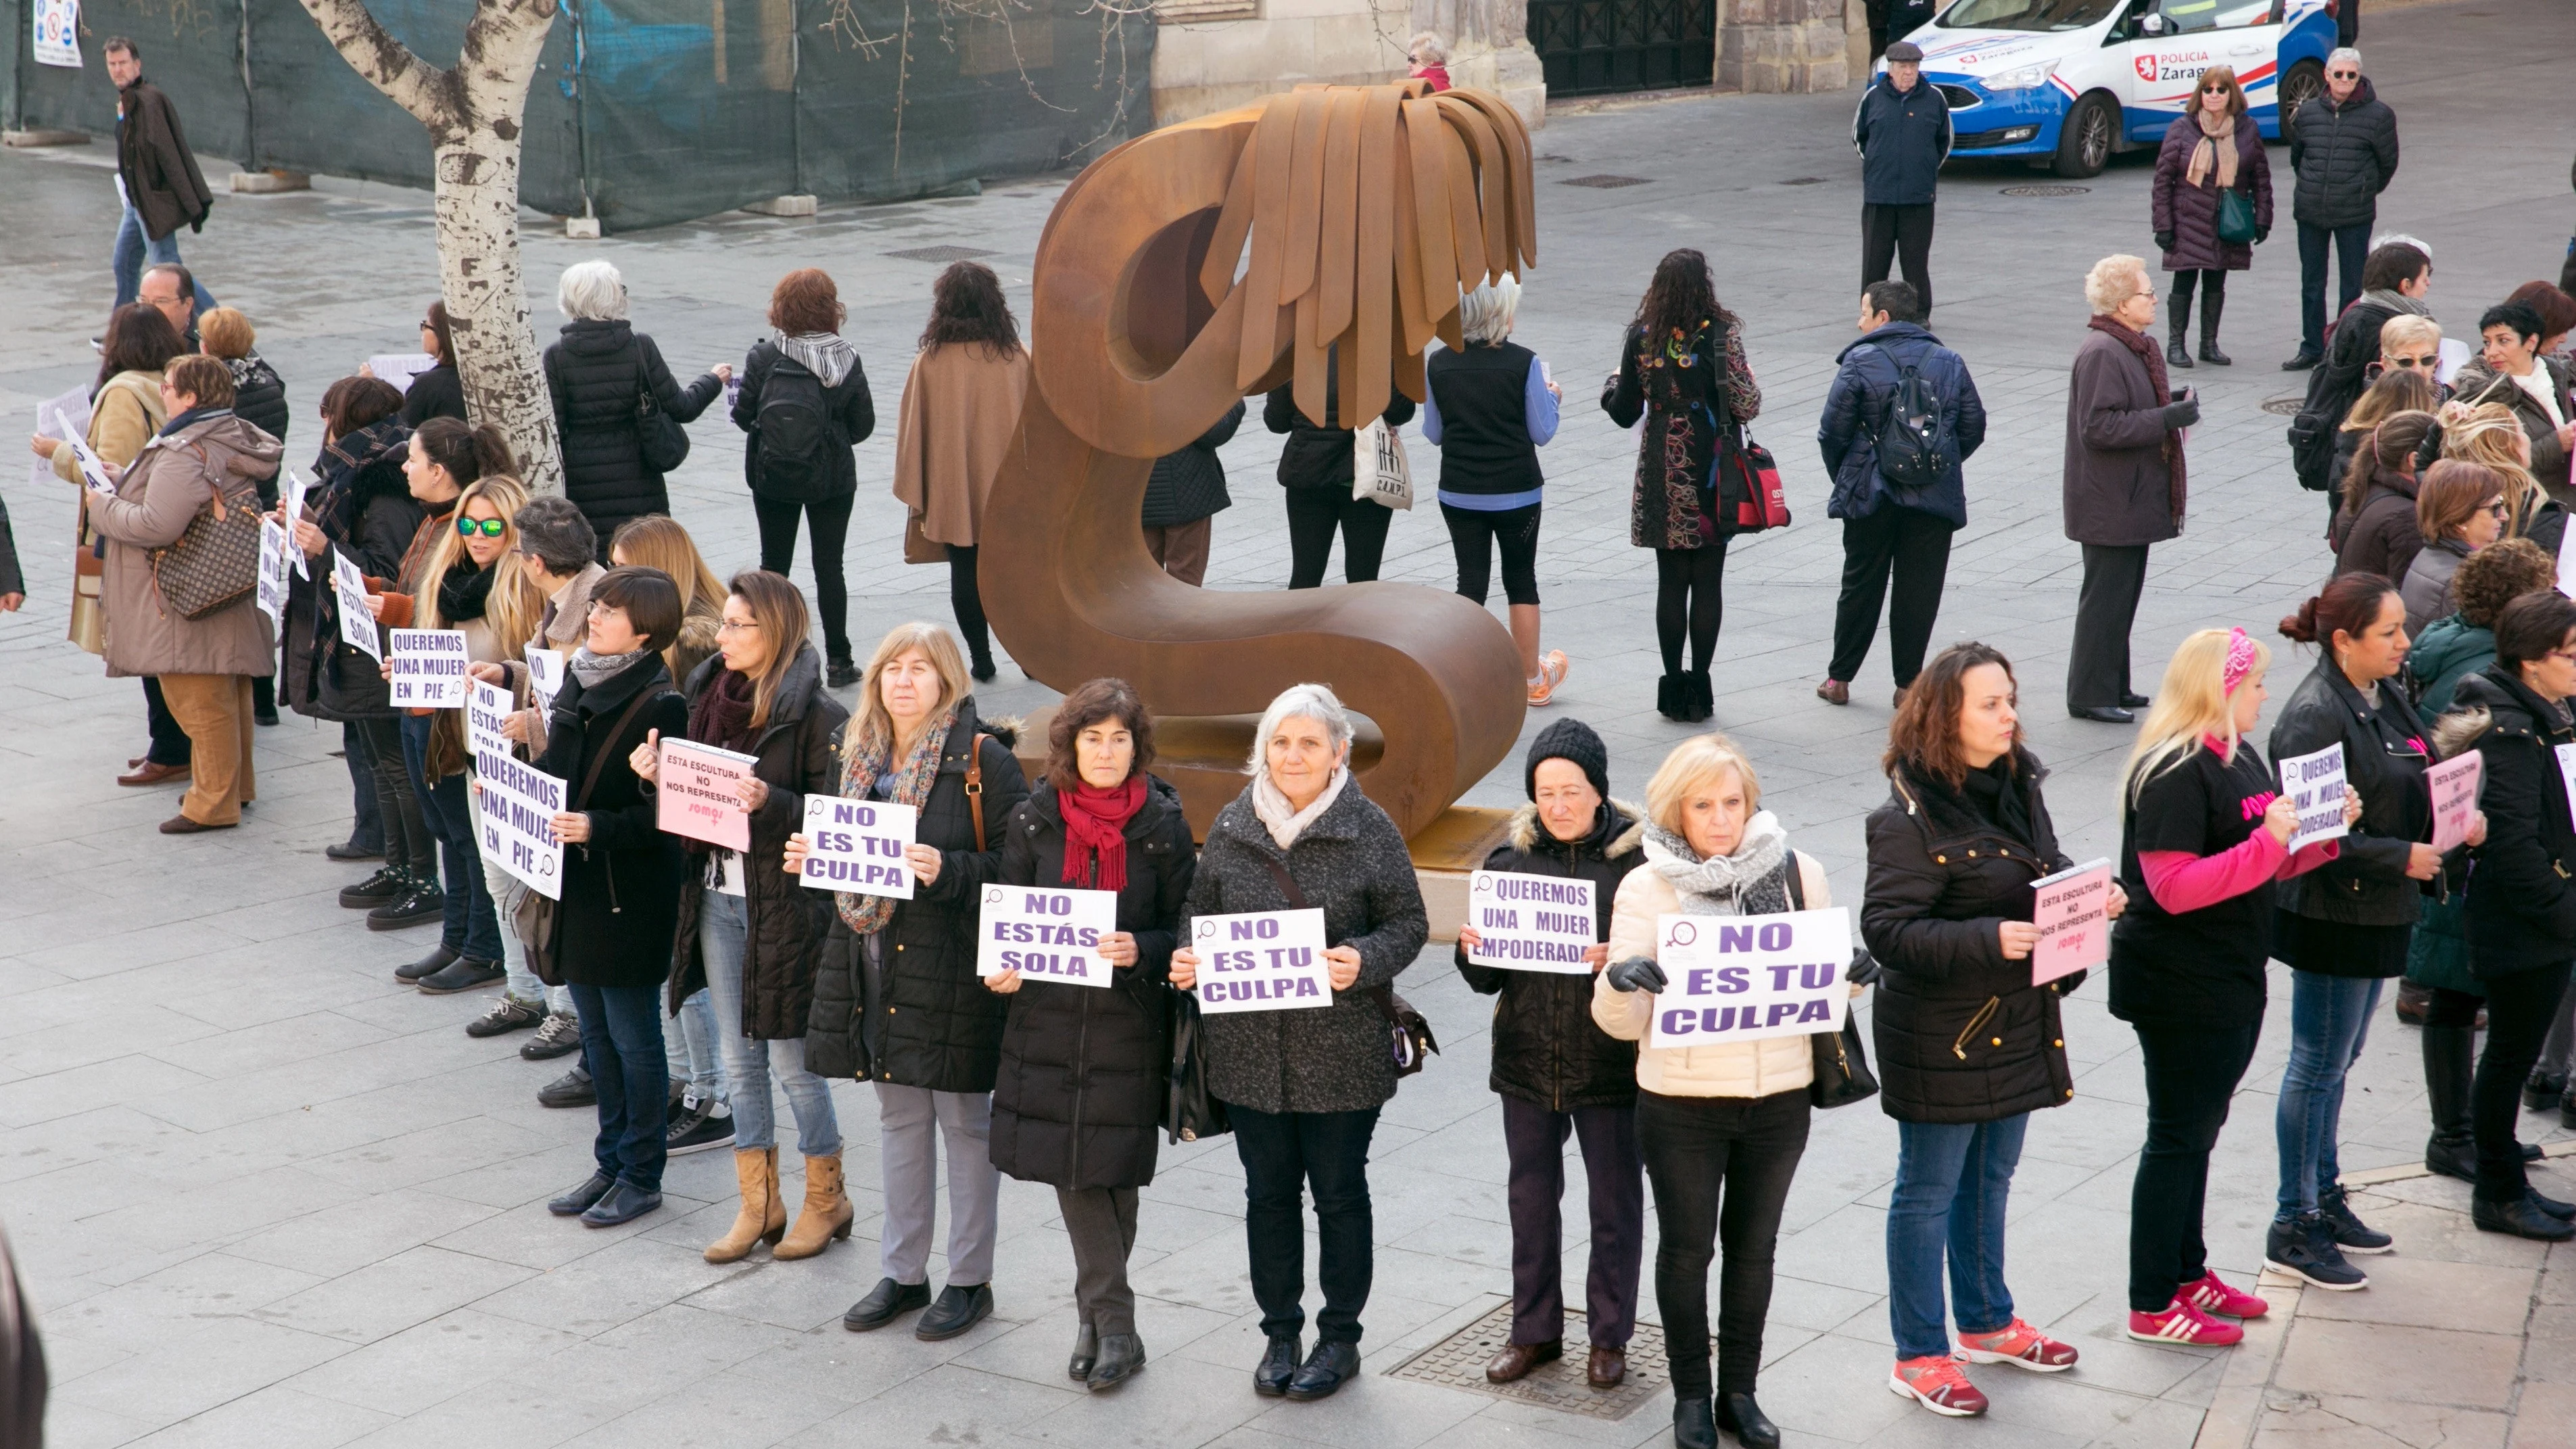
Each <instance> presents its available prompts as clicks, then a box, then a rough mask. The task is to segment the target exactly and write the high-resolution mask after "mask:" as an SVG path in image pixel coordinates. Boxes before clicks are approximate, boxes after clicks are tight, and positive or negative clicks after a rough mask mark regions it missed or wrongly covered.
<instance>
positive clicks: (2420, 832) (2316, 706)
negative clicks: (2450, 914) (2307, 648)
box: [2269, 656, 2576, 976]
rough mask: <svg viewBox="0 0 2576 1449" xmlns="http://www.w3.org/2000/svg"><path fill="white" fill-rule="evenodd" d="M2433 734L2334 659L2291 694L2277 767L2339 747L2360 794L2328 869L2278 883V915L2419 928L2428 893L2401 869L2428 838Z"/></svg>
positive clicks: (2402, 700) (2398, 699) (2391, 688)
mask: <svg viewBox="0 0 2576 1449" xmlns="http://www.w3.org/2000/svg"><path fill="white" fill-rule="evenodd" d="M2429 733H2430V732H2429V731H2427V730H2426V729H2425V728H2424V722H2423V721H2422V720H2421V719H2418V718H2417V717H2416V715H2415V707H2414V706H2413V705H2412V704H2410V703H2408V702H2407V699H2406V691H2405V690H2403V689H2401V688H2399V687H2398V682H2397V681H2396V680H2394V679H2389V680H2382V681H2381V682H2380V686H2379V703H2378V705H2377V706H2376V707H2373V706H2372V705H2371V704H2370V703H2369V702H2367V701H2365V700H2364V699H2363V698H2362V697H2361V691H2360V690H2358V689H2355V688H2353V686H2352V681H2350V680H2348V679H2346V678H2344V677H2343V671H2342V670H2340V669H2338V668H2336V667H2335V663H2334V660H2333V658H2332V657H2331V656H2329V657H2327V658H2323V659H2320V660H2318V661H2317V667H2316V668H2314V669H2312V670H2309V671H2308V677H2307V678H2305V679H2302V680H2300V681H2299V687H2298V688H2297V689H2294V690H2292V691H2290V698H2289V702H2288V703H2286V704H2284V705H2282V706H2281V713H2280V715H2279V717H2278V718H2276V719H2275V720H2274V721H2273V723H2272V748H2271V750H2270V751H2269V754H2270V755H2271V758H2272V761H2273V763H2274V765H2275V766H2278V765H2279V763H2280V762H2281V761H2283V760H2287V759H2294V758H2296V757H2298V756H2300V755H2313V754H2315V753H2316V752H2317V751H2319V750H2322V749H2324V748H2325V747H2326V746H2328V745H2333V744H2340V745H2342V746H2343V765H2344V778H2345V780H2346V781H2347V782H2349V783H2350V785H2351V787H2352V788H2353V789H2355V790H2357V791H2359V792H2360V793H2361V823H2360V824H2358V825H2356V826H2354V827H2353V828H2352V833H2351V834H2349V835H2346V836H2345V837H2344V838H2343V841H2342V844H2341V848H2340V849H2339V850H2337V852H2336V853H2335V858H2334V859H2332V860H2329V861H2327V862H2326V863H2325V864H2323V865H2321V866H2318V867H2317V868H2316V869H2315V870H2312V871H2309V872H2307V873H2306V874H2304V875H2301V876H2298V877H2297V878H2295V879H2292V880H2289V881H2285V882H2283V883H2282V885H2281V888H2280V891H2279V900H2280V905H2281V909H2283V910H2285V911H2290V912H2294V913H2295V914H2298V915H2302V916H2306V917H2308V918H2309V919H2310V920H2317V921H2339V922H2341V923H2343V924H2345V925H2354V926H2411V925H2413V924H2415V918H2416V917H2417V916H2418V915H2419V914H2421V913H2422V911H2423V907H2424V888H2423V886H2422V885H2421V884H2419V883H2418V882H2416V881H2414V880H2411V879H2409V878H2408V877H2407V874H2406V863H2407V860H2408V859H2409V857H2411V856H2412V855H2413V854H2414V848H2415V842H2417V841H2419V840H2430V839H2432V838H2433V792H2432V787H2430V786H2429V785H2427V784H2425V783H2424V772H2425V771H2426V770H2427V769H2429V768H2431V767H2432V763H2433V762H2432V760H2431V758H2430V756H2429V755H2428V753H2427V751H2428V750H2429V748H2430V746H2429V745H2428V744H2427V742H2426V736H2427V735H2428V734H2429ZM2488 793H2489V794H2490V795H2492V794H2493V790H2492V788H2490V790H2489V792H2488ZM2570 954H2576V952H2571V953H2570ZM2299 965H2300V967H2301V968H2302V969H2305V970H2320V969H2322V972H2323V974H2325V975H2329V976H2340V975H2344V974H2346V973H2345V972H2343V971H2339V970H2336V969H2334V965H2333V963H2324V964H2323V965H2322V967H2320V966H2319V965H2318V964H2312V963H2310V962H2306V961H2302V962H2300V963H2299ZM2353 974H2359V973H2357V972H2356V973H2353Z"/></svg>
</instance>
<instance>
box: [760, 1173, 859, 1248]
mask: <svg viewBox="0 0 2576 1449" xmlns="http://www.w3.org/2000/svg"><path fill="white" fill-rule="evenodd" d="M858 1215H859V1212H858V1209H856V1208H854V1207H852V1206H850V1195H849V1194H848V1193H845V1192H843V1191H841V1159H839V1158H838V1157H808V1158H806V1159H805V1210H804V1211H803V1212H800V1213H798V1214H797V1215H796V1227H795V1230H794V1231H792V1232H790V1233H789V1234H788V1235H787V1236H786V1237H785V1238H782V1239H780V1240H779V1244H778V1246H777V1247H776V1248H774V1249H772V1250H771V1252H770V1255H771V1256H772V1257H776V1258H810V1257H813V1256H814V1255H815V1254H817V1253H820V1252H822V1251H823V1250H824V1249H825V1248H827V1247H829V1246H831V1243H832V1240H833V1239H834V1238H846V1237H848V1236H849V1235H850V1223H851V1222H852V1221H853V1220H854V1219H856V1218H857V1217H858Z"/></svg>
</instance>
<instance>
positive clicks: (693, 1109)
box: [662, 1102, 733, 1157]
mask: <svg viewBox="0 0 2576 1449" xmlns="http://www.w3.org/2000/svg"><path fill="white" fill-rule="evenodd" d="M720 1112H721V1113H723V1114H724V1115H722V1116H718V1115H717V1114H718V1113H720ZM732 1144H733V1114H732V1113H731V1112H727V1111H725V1108H724V1104H723V1103H721V1102H698V1103H694V1104H684V1105H682V1106H681V1107H680V1108H679V1109H678V1110H676V1111H674V1112H672V1114H671V1121H670V1125H669V1126H667V1127H665V1128H664V1129H663V1130H662V1151H663V1152H664V1153H665V1154H666V1155H668V1156H671V1157H678V1156H680V1155H681V1154H682V1153H686V1152H704V1151H706V1150H707V1149H708V1148H711V1147H729V1146H731V1145H732Z"/></svg>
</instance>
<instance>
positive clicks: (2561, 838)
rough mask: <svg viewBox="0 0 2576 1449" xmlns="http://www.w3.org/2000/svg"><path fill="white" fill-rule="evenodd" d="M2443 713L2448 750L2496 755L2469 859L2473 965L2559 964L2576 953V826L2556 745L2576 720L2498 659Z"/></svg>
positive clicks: (2509, 971) (2484, 974)
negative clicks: (2479, 835)
mask: <svg viewBox="0 0 2576 1449" xmlns="http://www.w3.org/2000/svg"><path fill="white" fill-rule="evenodd" d="M2451 706H2452V710H2453V713H2451V714H2449V715H2446V716H2444V717H2443V721H2442V731H2441V733H2442V738H2441V740H2440V741H2439V743H2440V746H2441V754H2442V758H2444V759H2449V758H2450V757H2451V756H2453V755H2455V754H2457V753H2459V751H2460V750H2461V749H2462V748H2475V749H2476V750H2477V752H2478V753H2479V754H2480V755H2483V756H2485V757H2486V763H2485V767H2484V768H2485V771H2486V783H2485V785H2484V787H2483V788H2482V790H2481V792H2480V794H2479V797H2478V799H2479V808H2480V809H2482V810H2484V811H2485V812H2486V817H2487V843H2486V844H2484V845H2482V846H2480V847H2478V848H2477V850H2476V852H2475V853H2474V854H2475V861H2474V863H2473V864H2472V865H2471V866H2470V867H2469V969H2470V970H2472V971H2474V972H2476V973H2477V974H2478V977H2479V979H2481V980H2486V981H2493V980H2495V979H2496V978H2498V977H2501V976H2511V975H2514V974H2515V973H2517V972H2522V971H2530V970H2534V969H2536V968H2539V967H2542V966H2554V965H2556V964H2558V963H2559V962H2561V961H2564V960H2567V959H2568V958H2569V957H2571V956H2576V883H2571V876H2570V873H2571V872H2576V826H2571V825H2570V824H2569V820H2568V813H2567V784H2566V781H2565V779H2564V778H2563V777H2562V776H2561V775H2560V773H2559V770H2558V761H2557V758H2556V755H2555V751H2557V750H2558V749H2560V748H2562V747H2564V746H2567V745H2571V744H2576V728H2571V727H2570V726H2568V725H2567V724H2565V723H2563V722H2562V721H2561V719H2560V717H2559V714H2558V711H2557V710H2556V709H2554V708H2552V707H2551V706H2550V705H2549V704H2548V703H2547V702H2546V701H2544V700H2542V699H2541V697H2540V696H2539V695H2537V694H2534V693H2532V692H2531V690H2530V689H2529V688H2528V687H2527V686H2525V685H2524V684H2523V682H2522V681H2521V680H2520V679H2519V678H2517V677H2515V672H2514V671H2512V667H2511V666H2509V665H2505V664H2501V663H2499V664H2490V665H2488V666H2487V667H2486V668H2484V669H2482V670H2479V671H2478V672H2477V673H2475V674H2472V675H2470V676H2469V677H2468V678H2466V679H2463V680H2461V681H2460V688H2459V692H2458V693H2456V694H2454V695H2452V696H2451Z"/></svg>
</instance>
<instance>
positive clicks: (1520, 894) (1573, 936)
mask: <svg viewBox="0 0 2576 1449" xmlns="http://www.w3.org/2000/svg"><path fill="white" fill-rule="evenodd" d="M1467 924H1468V925H1470V926H1472V927H1474V928H1475V930H1476V949H1475V950H1473V951H1470V952H1468V953H1467V959H1468V960H1469V961H1471V962H1473V963H1474V964H1476V965H1478V966H1508V967H1512V968H1514V969H1517V970H1521V971H1556V972H1562V973H1564V974H1565V975H1568V976H1584V975H1589V974H1590V973H1591V970H1592V968H1591V967H1590V966H1589V965H1587V964H1586V963H1585V962H1584V959H1583V953H1584V952H1586V951H1589V950H1591V949H1592V941H1593V937H1594V931H1593V915H1592V882H1590V881H1588V880H1569V879H1567V878H1566V877H1564V876H1556V875H1518V874H1515V873H1513V872H1511V871H1502V870H1480V871H1477V872H1475V873H1474V874H1472V875H1470V876H1469V877H1467Z"/></svg>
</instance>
